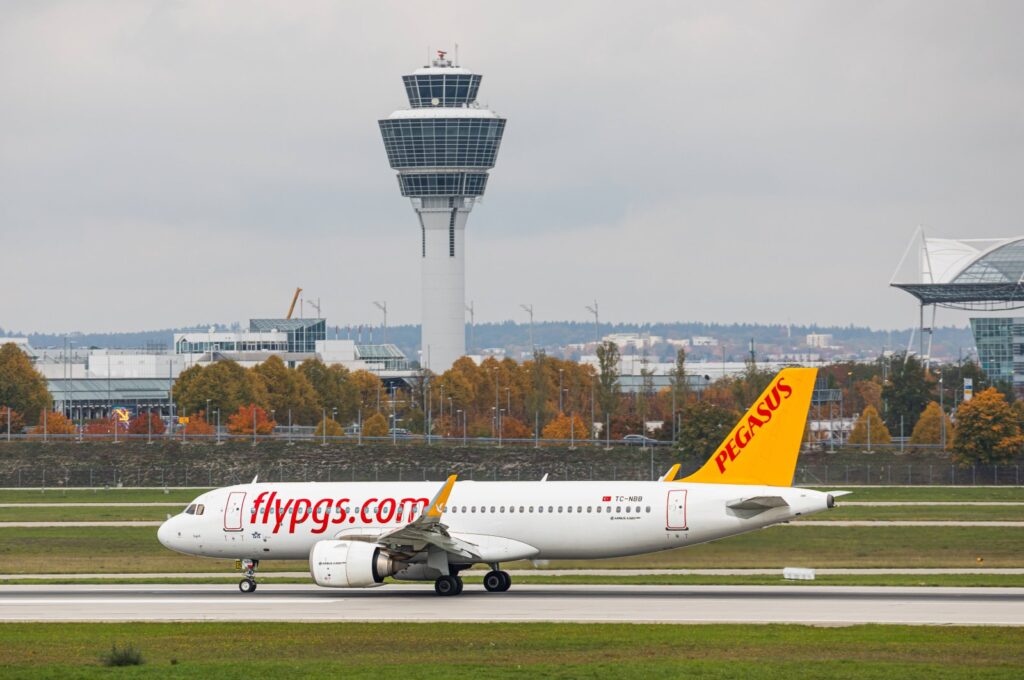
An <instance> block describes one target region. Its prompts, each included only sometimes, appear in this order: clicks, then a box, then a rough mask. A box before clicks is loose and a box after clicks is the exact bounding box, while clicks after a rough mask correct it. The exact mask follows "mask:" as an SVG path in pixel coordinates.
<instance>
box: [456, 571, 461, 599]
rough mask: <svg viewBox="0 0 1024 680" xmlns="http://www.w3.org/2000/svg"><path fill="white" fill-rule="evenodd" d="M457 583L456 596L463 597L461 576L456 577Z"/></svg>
mask: <svg viewBox="0 0 1024 680" xmlns="http://www.w3.org/2000/svg"><path fill="white" fill-rule="evenodd" d="M455 583H457V584H458V587H457V588H456V589H455V594H456V595H461V594H462V577H461V576H456V577H455Z"/></svg>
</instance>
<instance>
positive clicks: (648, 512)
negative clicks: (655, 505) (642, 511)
mask: <svg viewBox="0 0 1024 680" xmlns="http://www.w3.org/2000/svg"><path fill="white" fill-rule="evenodd" d="M647 514H648V515H649V514H651V506H649V505H648V506H647Z"/></svg>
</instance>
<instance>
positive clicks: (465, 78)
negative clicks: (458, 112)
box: [402, 73, 480, 109]
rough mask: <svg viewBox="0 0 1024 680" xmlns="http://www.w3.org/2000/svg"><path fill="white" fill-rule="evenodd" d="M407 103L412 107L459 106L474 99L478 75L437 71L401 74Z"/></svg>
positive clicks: (467, 103)
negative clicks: (434, 72)
mask: <svg viewBox="0 0 1024 680" xmlns="http://www.w3.org/2000/svg"><path fill="white" fill-rule="evenodd" d="M402 82H403V83H405V94H406V95H407V96H408V97H409V105H410V106H412V108H414V109H421V108H426V107H428V106H447V107H461V106H468V105H469V104H470V103H472V102H474V101H476V92H477V90H478V89H480V76H478V75H476V74H462V73H452V74H448V73H438V74H429V75H411V76H402Z"/></svg>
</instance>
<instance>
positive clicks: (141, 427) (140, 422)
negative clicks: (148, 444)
mask: <svg viewBox="0 0 1024 680" xmlns="http://www.w3.org/2000/svg"><path fill="white" fill-rule="evenodd" d="M165 429H166V426H165V425H164V421H163V419H161V418H160V416H158V415H157V414H155V413H139V415H137V416H135V417H134V418H132V419H131V420H130V421H128V434H149V433H150V432H152V433H153V434H163V433H164V430H165Z"/></svg>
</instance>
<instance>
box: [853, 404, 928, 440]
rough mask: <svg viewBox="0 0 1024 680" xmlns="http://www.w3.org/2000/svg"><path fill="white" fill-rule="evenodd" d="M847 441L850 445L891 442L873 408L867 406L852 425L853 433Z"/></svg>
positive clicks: (885, 428) (890, 437)
mask: <svg viewBox="0 0 1024 680" xmlns="http://www.w3.org/2000/svg"><path fill="white" fill-rule="evenodd" d="M915 420H916V419H915ZM847 441H849V443H851V444H888V443H889V442H891V441H892V435H890V434H889V428H887V427H886V426H885V423H884V422H883V421H882V417H881V416H880V415H878V411H876V410H875V407H874V406H867V407H866V408H865V409H864V412H863V413H861V414H860V418H858V419H857V422H856V423H854V424H853V431H851V432H850V437H849V439H848V440H847Z"/></svg>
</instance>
